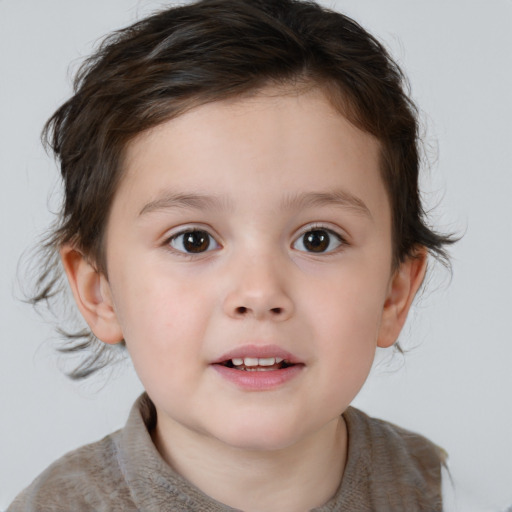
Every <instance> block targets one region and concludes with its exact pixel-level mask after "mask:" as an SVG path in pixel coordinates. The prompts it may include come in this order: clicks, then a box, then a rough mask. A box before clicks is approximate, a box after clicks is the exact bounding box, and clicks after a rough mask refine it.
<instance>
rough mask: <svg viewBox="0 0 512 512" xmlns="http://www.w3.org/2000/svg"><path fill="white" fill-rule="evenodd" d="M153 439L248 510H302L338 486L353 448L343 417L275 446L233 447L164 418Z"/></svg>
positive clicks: (182, 469)
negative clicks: (349, 449) (263, 448)
mask: <svg viewBox="0 0 512 512" xmlns="http://www.w3.org/2000/svg"><path fill="white" fill-rule="evenodd" d="M153 441H154V443H155V445H156V447H157V449H158V451H159V452H160V454H161V455H162V457H163V458H164V460H165V461H166V462H167V463H168V464H169V465H170V466H171V467H173V468H174V470H175V471H176V472H178V473H179V474H181V475H182V476H183V477H185V478H186V479H187V480H188V481H189V482H191V483H192V484H194V485H195V486H196V487H197V488H199V489H200V490H201V491H203V492H204V493H205V494H207V495H208V496H210V497H211V498H213V499H215V500H217V501H219V502H221V503H224V504H225V505H228V506H230V507H233V508H237V509H241V510H244V511H246V512H259V511H263V510H264V511H266V512H274V511H275V512H277V511H279V512H299V511H300V512H302V511H306V510H311V509H312V508H315V507H318V506H321V505H323V504H324V503H326V502H327V501H328V500H329V499H330V498H331V497H332V496H333V495H334V494H335V493H336V490H337V489H338V487H339V485H340V482H341V478H342V475H343V469H344V467H345V461H346V452H347V449H346V447H347V433H346V426H345V422H344V420H343V418H342V417H340V418H336V420H333V421H332V422H330V423H328V424H327V425H324V426H323V427H322V429H321V430H319V431H317V432H315V433H313V434H312V435H310V436H309V437H308V438H306V439H302V440H301V441H300V442H298V443H295V444H293V445H291V446H288V447H286V448H284V449H280V450H273V451H260V450H257V451H256V450H243V449H239V448H233V447H229V446H228V447H227V446H226V445H225V444H223V443H221V442H219V441H218V440H216V439H212V438H209V437H206V436H203V435H202V434H198V433H196V432H190V431H189V430H187V429H185V428H183V427H182V426H181V425H176V424H170V425H168V424H162V422H160V421H158V423H157V427H156V429H155V431H154V433H153Z"/></svg>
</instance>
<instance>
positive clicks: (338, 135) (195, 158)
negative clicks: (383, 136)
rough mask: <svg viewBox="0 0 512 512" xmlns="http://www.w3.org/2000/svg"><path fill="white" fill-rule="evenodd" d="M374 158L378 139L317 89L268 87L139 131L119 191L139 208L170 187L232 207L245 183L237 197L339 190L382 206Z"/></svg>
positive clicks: (254, 199)
mask: <svg viewBox="0 0 512 512" xmlns="http://www.w3.org/2000/svg"><path fill="white" fill-rule="evenodd" d="M379 162H380V144H379V142H378V141H377V140H376V139H375V138H374V137H373V136H371V135H370V134H368V133H366V132H363V131H361V130H360V129H358V128H356V127H355V126H354V125H352V124H351V123H350V122H349V121H348V120H347V119H346V118H345V117H344V116H343V115H341V114H340V113H339V112H338V111H337V110H336V109H335V108H334V107H333V106H332V105H331V104H330V103H329V102H328V101H327V99H326V97H325V96H324V94H323V93H322V92H321V91H320V90H318V89H310V90H308V91H293V90H287V91H286V92H283V90H280V89H277V88H268V89H264V90H262V91H260V92H259V93H258V94H256V95H254V96H252V97H249V98H236V99H231V100H225V101H218V102H214V103H209V104H206V105H202V106H200V107H196V108H195V109H193V110H191V111H189V112H187V113H186V114H183V115H181V116H179V117H177V118H175V119H172V120H170V121H167V122H165V123H162V124H161V125H158V126H157V127H155V128H153V129H151V130H149V131H147V132H145V133H142V134H140V135H139V136H138V137H136V138H135V139H134V140H133V141H132V142H131V143H130V144H129V145H128V147H127V149H126V153H125V159H124V177H123V180H122V182H121V186H120V188H119V190H118V193H117V196H119V195H126V194H129V195H130V199H131V200H130V203H131V204H134V203H135V204H137V205H138V207H140V208H144V206H145V205H146V204H147V202H148V201H154V200H156V199H157V198H158V196H159V195H161V194H164V193H165V192H166V191H169V189H172V190H171V191H172V192H175V193H178V194H180V193H183V194H187V193H188V192H194V193H200V194H203V195H209V196H212V195H213V196H217V197H218V198H219V199H220V200H221V201H223V202H224V204H225V206H233V204H232V203H233V202H234V200H235V198H236V197H238V195H239V194H240V192H242V191H243V192H244V194H245V203H244V205H245V206H246V207H247V206H248V205H251V206H252V207H254V208H257V206H258V205H262V207H263V206H268V204H267V203H266V201H267V200H272V199H275V200H276V201H277V200H279V201H280V202H281V203H283V202H286V201H285V199H283V198H284V196H287V197H293V196H294V195H299V194H301V193H303V192H304V191H311V192H320V193H322V192H328V191H339V190H341V191H342V192H346V193H347V194H348V195H352V196H353V197H356V198H361V201H362V202H364V204H365V205H366V204H368V208H369V209H370V210H372V209H374V210H376V211H377V210H382V209H387V208H388V205H387V196H386V193H385V189H384V187H383V185H382V182H381V177H380V168H379ZM363 198H364V199H363ZM264 200H265V201H264ZM230 203H231V204H230Z"/></svg>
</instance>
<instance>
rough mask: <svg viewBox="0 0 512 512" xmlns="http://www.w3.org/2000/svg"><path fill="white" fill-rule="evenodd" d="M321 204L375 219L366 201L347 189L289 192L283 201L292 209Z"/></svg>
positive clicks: (285, 207) (284, 204)
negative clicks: (300, 192)
mask: <svg viewBox="0 0 512 512" xmlns="http://www.w3.org/2000/svg"><path fill="white" fill-rule="evenodd" d="M321 206H334V207H340V208H344V209H348V210H352V211H353V212H354V213H357V214H359V215H364V216H365V217H369V218H370V219H373V217H372V214H371V212H370V209H369V208H368V206H366V204H365V203H364V201H363V200H362V199H360V198H359V197H357V196H355V195H354V194H351V193H350V192H347V191H346V190H334V191H332V192H307V193H303V194H289V195H288V196H286V197H285V200H284V201H283V207H284V209H290V210H292V209H295V210H302V209H306V208H312V207H321Z"/></svg>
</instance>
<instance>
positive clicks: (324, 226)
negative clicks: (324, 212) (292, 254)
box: [292, 222, 349, 256]
mask: <svg viewBox="0 0 512 512" xmlns="http://www.w3.org/2000/svg"><path fill="white" fill-rule="evenodd" d="M311 231H326V232H327V233H329V234H330V235H332V236H334V237H335V238H336V239H337V240H338V242H339V245H338V247H336V248H334V249H332V250H330V251H325V252H318V253H315V252H313V251H300V252H306V253H307V254H312V255H324V256H326V255H330V254H334V253H336V252H338V251H339V250H340V248H344V247H346V246H348V245H349V243H348V241H347V238H346V236H344V235H342V234H341V233H340V229H339V228H338V229H336V228H334V227H332V226H331V224H329V223H321V222H318V223H312V224H307V225H305V226H303V227H302V228H300V230H299V233H298V234H297V235H296V236H295V237H294V239H293V242H292V248H294V245H295V244H296V243H297V242H298V241H299V240H300V239H301V238H302V237H303V236H304V235H305V234H306V233H309V232H311ZM297 250H299V249H297Z"/></svg>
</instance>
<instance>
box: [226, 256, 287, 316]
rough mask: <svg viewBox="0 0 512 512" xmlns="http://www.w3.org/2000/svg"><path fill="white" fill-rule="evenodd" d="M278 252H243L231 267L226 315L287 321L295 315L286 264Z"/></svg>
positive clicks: (232, 261) (230, 264)
mask: <svg viewBox="0 0 512 512" xmlns="http://www.w3.org/2000/svg"><path fill="white" fill-rule="evenodd" d="M282 260H283V255H282V254H281V253H280V252H279V251H278V250H275V251H274V250H270V249H269V248H266V247H259V248H254V247H252V248H250V247H247V248H246V249H245V250H243V251H240V252H239V253H238V254H237V255H236V256H234V257H233V259H232V260H231V261H230V263H229V268H228V274H229V275H230V279H229V283H230V284H229V289H228V291H227V294H226V298H225V304H224V307H225V312H226V314H228V315H229V316H231V317H236V318H242V317H253V318H256V319H264V318H271V319H274V320H284V319H286V318H289V316H290V315H291V314H292V313H293V302H292V299H291V297H290V295H289V293H288V292H289V291H288V290H287V286H286V275H285V268H284V265H285V263H284V262H283V261H282Z"/></svg>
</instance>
